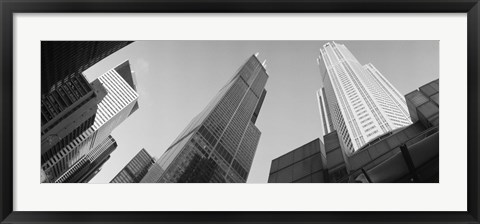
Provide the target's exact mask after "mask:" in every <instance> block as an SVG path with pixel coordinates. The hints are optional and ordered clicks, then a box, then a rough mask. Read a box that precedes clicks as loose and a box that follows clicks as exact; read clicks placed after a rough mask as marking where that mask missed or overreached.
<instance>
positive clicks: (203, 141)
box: [142, 56, 268, 183]
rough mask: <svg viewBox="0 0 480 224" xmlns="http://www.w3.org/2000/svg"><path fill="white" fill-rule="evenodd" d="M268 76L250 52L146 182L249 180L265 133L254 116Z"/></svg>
mask: <svg viewBox="0 0 480 224" xmlns="http://www.w3.org/2000/svg"><path fill="white" fill-rule="evenodd" d="M267 79H268V75H267V72H266V70H265V68H264V66H263V65H262V63H260V61H258V59H257V57H256V56H251V57H250V58H249V59H248V60H247V62H246V63H245V64H243V65H242V66H241V67H240V68H239V70H238V71H237V72H236V73H235V75H234V76H233V78H232V79H231V80H230V81H229V82H228V83H227V84H226V85H225V86H224V87H223V88H221V89H220V91H219V93H218V94H217V95H216V96H215V97H214V99H213V100H212V101H211V102H210V103H209V105H207V107H206V108H205V109H204V110H203V111H202V112H201V113H200V114H198V115H197V116H196V117H195V118H194V119H193V120H192V121H191V122H190V124H189V125H188V126H187V127H186V128H185V129H184V131H183V132H182V133H181V134H180V135H179V136H178V138H177V139H176V140H174V142H173V144H172V145H171V146H170V147H169V148H168V149H167V151H166V152H165V153H164V154H163V155H162V156H161V157H160V158H159V159H158V160H157V162H156V164H157V165H158V167H159V168H160V169H152V171H151V172H149V173H148V174H147V175H146V177H145V178H144V180H143V181H142V182H175V183H177V182H202V183H207V182H217V183H222V182H234V183H244V182H246V181H247V178H248V173H249V172H250V167H251V165H252V161H253V157H254V155H255V152H256V148H257V144H258V141H259V139H260V135H261V133H260V131H259V130H258V128H257V127H256V126H255V122H256V120H257V117H258V114H259V111H260V108H261V105H262V103H263V99H264V98H265V95H266V91H265V89H264V87H265V84H266V82H267ZM159 171H160V172H159Z"/></svg>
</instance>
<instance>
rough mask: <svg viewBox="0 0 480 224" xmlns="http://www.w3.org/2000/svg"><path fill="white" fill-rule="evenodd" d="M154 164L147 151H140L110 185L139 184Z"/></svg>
mask: <svg viewBox="0 0 480 224" xmlns="http://www.w3.org/2000/svg"><path fill="white" fill-rule="evenodd" d="M154 163H155V160H154V158H153V157H152V156H151V155H150V154H148V152H147V150H145V149H141V150H140V151H139V152H138V153H137V155H135V156H134V157H133V158H132V160H130V162H128V164H127V165H126V166H125V167H124V168H123V169H122V170H120V172H119V173H118V174H117V175H116V176H115V177H114V178H113V179H112V180H111V181H110V183H139V182H140V180H142V178H143V177H144V176H145V174H147V171H148V169H149V168H150V167H151V166H152V165H153V164H154Z"/></svg>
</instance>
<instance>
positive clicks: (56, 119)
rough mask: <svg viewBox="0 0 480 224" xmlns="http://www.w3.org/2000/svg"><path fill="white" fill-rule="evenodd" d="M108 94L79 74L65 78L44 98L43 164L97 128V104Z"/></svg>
mask: <svg viewBox="0 0 480 224" xmlns="http://www.w3.org/2000/svg"><path fill="white" fill-rule="evenodd" d="M105 95H106V90H105V88H103V86H102V85H96V86H91V85H90V83H88V81H87V80H86V79H85V77H84V76H83V75H82V74H79V73H73V74H71V75H69V76H67V77H65V78H64V79H63V80H60V81H59V82H58V83H57V84H56V85H54V86H53V87H52V89H51V90H50V91H49V92H48V93H46V94H43V95H42V100H41V121H42V127H41V140H42V141H41V163H42V164H43V163H45V162H46V161H48V160H49V159H51V158H52V157H54V156H55V155H56V154H57V153H58V152H60V150H61V149H62V148H64V147H65V146H67V145H68V144H69V143H70V142H71V141H73V140H74V139H75V138H77V137H78V136H80V135H81V134H82V133H83V132H84V131H86V130H87V129H88V128H90V126H92V125H93V123H94V121H95V114H96V113H97V104H98V103H99V102H100V101H101V100H102V99H103V97H104V96H105Z"/></svg>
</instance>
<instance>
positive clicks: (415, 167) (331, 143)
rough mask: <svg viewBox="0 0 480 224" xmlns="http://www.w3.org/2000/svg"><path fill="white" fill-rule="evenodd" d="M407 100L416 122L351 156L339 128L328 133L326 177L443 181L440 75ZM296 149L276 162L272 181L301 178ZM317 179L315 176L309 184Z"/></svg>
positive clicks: (334, 180) (328, 179) (350, 180)
mask: <svg viewBox="0 0 480 224" xmlns="http://www.w3.org/2000/svg"><path fill="white" fill-rule="evenodd" d="M405 99H406V102H407V106H408V110H409V112H410V114H411V119H412V122H414V123H413V124H411V125H409V126H406V127H403V128H399V129H396V130H394V131H391V132H388V133H385V134H383V135H381V136H379V137H377V138H375V139H373V140H372V141H370V142H367V143H366V144H365V145H364V146H363V147H361V148H359V149H358V150H357V151H355V153H353V154H351V155H346V153H344V150H343V149H342V147H343V146H342V144H341V142H340V140H339V136H338V134H337V131H335V130H333V131H331V132H330V133H328V134H326V135H325V136H324V143H325V150H324V151H325V158H326V161H325V162H324V161H322V163H321V164H322V165H324V164H326V165H324V166H325V167H326V172H325V177H324V182H330V183H339V182H343V183H353V182H360V183H395V182H401V183H438V182H439V109H438V108H439V80H435V81H432V82H430V83H428V84H426V85H424V86H422V87H420V88H419V90H414V91H412V92H411V93H409V94H407V95H405ZM309 144H311V143H309ZM307 145H308V144H307ZM297 150H298V149H297ZM295 151H296V150H294V151H292V152H290V153H287V154H285V155H284V156H281V157H279V158H277V159H275V160H273V161H272V168H271V170H270V177H269V180H268V182H269V183H275V182H283V183H285V182H288V183H290V182H298V180H296V179H295V176H294V170H293V168H294V166H293V165H294V164H295V160H294V158H295V154H294V153H295ZM322 152H323V151H322ZM290 167H291V168H290ZM297 177H298V176H297ZM308 180H309V179H305V180H304V181H305V182H308ZM314 182H315V181H313V178H312V179H311V181H310V183H314Z"/></svg>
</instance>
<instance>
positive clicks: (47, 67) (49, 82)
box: [41, 41, 132, 94]
mask: <svg viewBox="0 0 480 224" xmlns="http://www.w3.org/2000/svg"><path fill="white" fill-rule="evenodd" d="M130 43H132V41H42V42H41V76H42V86H41V87H42V88H41V92H42V94H44V93H47V92H49V91H50V89H51V87H53V86H54V85H55V84H56V83H57V82H58V81H60V80H63V79H64V78H65V77H67V76H69V75H71V74H74V73H79V74H80V73H82V72H83V71H85V70H86V69H88V68H89V67H91V66H92V65H94V64H96V63H97V62H99V61H101V60H102V59H104V58H106V57H107V56H109V55H111V54H113V53H115V52H116V51H118V50H120V49H122V48H123V47H125V46H127V45H129V44H130Z"/></svg>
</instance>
